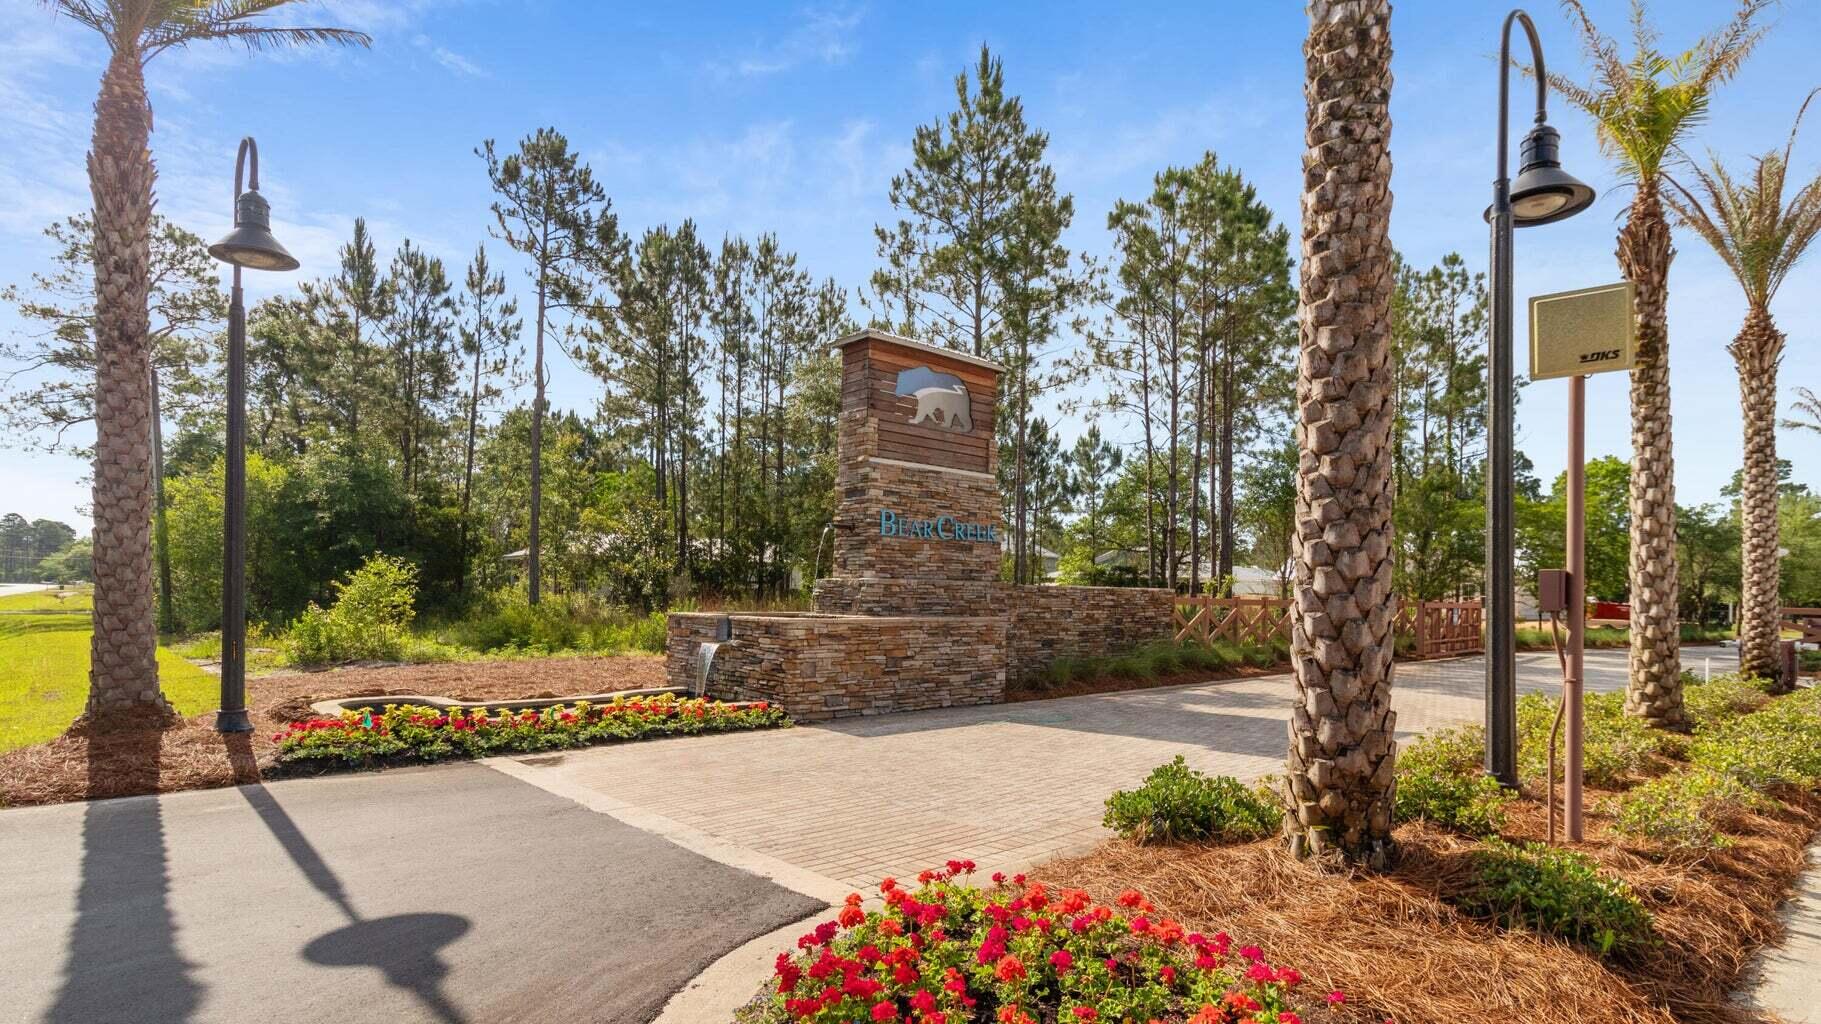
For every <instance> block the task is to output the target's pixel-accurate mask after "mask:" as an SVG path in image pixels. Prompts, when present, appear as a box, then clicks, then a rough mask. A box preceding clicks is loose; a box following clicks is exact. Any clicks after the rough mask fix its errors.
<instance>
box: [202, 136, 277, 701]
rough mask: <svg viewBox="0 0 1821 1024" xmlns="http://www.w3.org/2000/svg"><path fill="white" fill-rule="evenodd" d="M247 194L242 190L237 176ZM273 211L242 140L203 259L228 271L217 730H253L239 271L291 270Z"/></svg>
mask: <svg viewBox="0 0 1821 1024" xmlns="http://www.w3.org/2000/svg"><path fill="white" fill-rule="evenodd" d="M243 171H244V172H248V173H247V174H246V185H247V187H246V191H244V192H243V191H241V187H240V184H241V177H242V172H243ZM271 209H272V208H271V207H270V206H269V205H267V203H266V200H265V197H264V196H261V195H260V194H259V147H258V146H257V145H255V144H254V142H253V139H252V137H250V136H249V137H247V138H244V139H241V140H240V152H239V153H238V154H236V155H235V157H234V230H232V231H230V232H228V233H227V235H226V236H224V237H223V238H222V240H221V241H219V242H216V243H215V244H214V245H211V246H209V255H210V256H213V257H215V258H216V259H218V260H220V261H222V262H223V263H230V264H233V266H234V291H233V293H232V299H231V301H230V302H229V303H228V439H227V440H228V450H227V458H228V466H227V470H228V471H227V477H228V479H227V496H226V508H225V509H224V510H223V519H224V520H225V522H226V529H225V530H224V533H225V537H224V538H223V543H222V547H223V554H222V561H223V571H222V580H221V710H220V711H218V712H217V713H216V715H215V730H216V731H217V732H252V731H253V722H252V720H251V719H249V718H248V717H247V307H246V302H245V300H244V298H243V297H242V295H241V292H240V268H242V267H247V268H250V269H253V270H296V269H297V259H296V257H294V256H292V255H291V254H290V253H288V252H286V251H285V247H284V246H282V245H280V244H278V239H276V238H273V237H272V231H271V227H272V216H271Z"/></svg>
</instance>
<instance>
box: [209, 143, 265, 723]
mask: <svg viewBox="0 0 1821 1024" xmlns="http://www.w3.org/2000/svg"><path fill="white" fill-rule="evenodd" d="M251 143H252V140H251V139H246V140H243V141H242V142H241V144H240V152H239V154H238V155H237V156H236V158H235V160H234V209H235V219H236V226H238V220H239V212H240V192H241V189H240V185H241V170H242V167H243V164H244V163H245V161H246V158H247V155H248V150H249V149H250V148H251ZM253 161H254V162H253V179H252V185H253V187H254V188H258V187H259V162H258V161H259V157H258V156H257V154H255V155H254V156H253ZM246 392H247V308H246V300H245V298H244V297H243V296H242V294H241V290H240V266H239V265H238V264H236V265H235V267H234V290H233V293H232V297H231V300H230V302H229V304H228V436H227V452H226V455H227V489H226V490H227V493H226V494H225V495H224V496H223V501H224V507H223V509H222V519H223V530H222V533H223V539H222V546H223V548H224V551H223V557H222V575H221V710H220V711H218V712H216V714H215V731H216V732H252V731H253V722H252V719H251V718H249V717H248V715H247V535H246V534H247V393H246Z"/></svg>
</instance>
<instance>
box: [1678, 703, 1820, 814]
mask: <svg viewBox="0 0 1821 1024" xmlns="http://www.w3.org/2000/svg"><path fill="white" fill-rule="evenodd" d="M1710 685H1711V684H1710ZM1688 760H1689V761H1690V763H1692V764H1694V765H1695V766H1696V767H1699V768H1705V769H1707V770H1709V771H1713V772H1718V773H1720V774H1722V775H1726V776H1729V777H1731V778H1733V779H1736V780H1738V781H1739V782H1740V783H1742V784H1743V785H1745V786H1747V787H1749V788H1751V789H1753V790H1757V791H1759V792H1762V791H1763V790H1765V789H1767V788H1769V787H1771V786H1775V785H1779V784H1787V785H1794V786H1810V787H1812V786H1815V785H1817V784H1821V689H1814V688H1807V689H1802V690H1797V691H1796V692H1795V693H1792V694H1789V695H1788V696H1785V697H1778V698H1776V699H1774V700H1772V701H1770V702H1769V703H1767V704H1765V705H1764V707H1762V708H1761V709H1759V710H1757V711H1754V712H1752V713H1751V714H1749V715H1745V716H1742V717H1739V718H1735V719H1732V720H1731V722H1730V723H1726V724H1722V725H1718V726H1714V727H1711V728H1709V729H1707V730H1704V731H1703V732H1701V733H1698V734H1696V737H1695V741H1694V742H1693V743H1692V744H1691V745H1690V746H1689V749H1688Z"/></svg>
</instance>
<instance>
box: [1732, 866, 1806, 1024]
mask: <svg viewBox="0 0 1821 1024" xmlns="http://www.w3.org/2000/svg"><path fill="white" fill-rule="evenodd" d="M1783 925H1784V927H1785V928H1787V929H1788V932H1787V934H1786V935H1785V936H1784V938H1783V942H1782V943H1781V944H1780V945H1778V946H1776V947H1775V948H1774V949H1767V950H1765V951H1764V952H1763V953H1762V954H1761V955H1760V956H1759V957H1758V961H1757V963H1756V964H1755V965H1754V967H1753V971H1752V974H1753V982H1754V983H1753V984H1752V986H1751V989H1750V992H1749V994H1748V995H1749V1001H1750V1003H1751V1004H1752V1005H1753V1006H1755V1007H1756V1008H1757V1009H1759V1010H1767V1011H1769V1012H1771V1013H1775V1014H1776V1015H1777V1016H1779V1017H1782V1018H1783V1019H1784V1020H1785V1021H1788V1022H1789V1024H1821V844H1817V845H1814V846H1811V847H1809V848H1808V870H1807V871H1806V872H1804V873H1803V875H1802V877H1801V879H1800V880H1799V881H1797V882H1796V894H1795V896H1794V898H1792V899H1791V900H1790V901H1789V903H1788V904H1786V905H1785V906H1784V908H1783Z"/></svg>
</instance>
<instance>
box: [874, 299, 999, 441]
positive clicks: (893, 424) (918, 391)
mask: <svg viewBox="0 0 1821 1024" xmlns="http://www.w3.org/2000/svg"><path fill="white" fill-rule="evenodd" d="M840 347H841V351H842V378H841V408H842V410H843V411H864V412H865V414H866V417H867V418H868V419H869V420H871V421H872V422H873V423H874V424H875V425H876V428H877V431H878V442H877V448H876V449H875V451H874V452H873V454H874V455H877V456H878V457H880V458H885V459H892V460H895V461H899V462H912V463H917V464H920V465H928V466H939V467H942V468H945V469H964V470H969V471H971V472H975V473H989V472H992V467H993V459H992V452H993V446H994V445H995V444H997V441H996V439H995V436H994V433H993V429H994V428H993V416H994V410H995V408H996V407H997V404H998V397H999V370H998V367H997V365H996V364H993V363H991V362H988V361H987V360H983V359H975V358H974V357H972V356H970V355H967V354H965V353H961V352H951V351H948V350H946V349H939V348H936V347H934V346H930V345H923V344H921V343H918V342H912V341H909V340H908V339H903V338H896V337H893V336H891V335H886V334H882V333H879V332H871V331H868V332H862V333H861V334H859V335H855V336H853V337H851V338H849V339H843V341H842V342H841V343H840Z"/></svg>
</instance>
